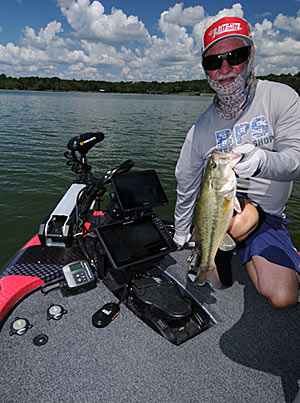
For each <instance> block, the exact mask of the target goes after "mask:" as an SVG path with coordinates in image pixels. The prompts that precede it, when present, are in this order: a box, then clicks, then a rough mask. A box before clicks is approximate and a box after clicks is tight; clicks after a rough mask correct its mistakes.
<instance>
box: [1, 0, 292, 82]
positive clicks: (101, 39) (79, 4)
mask: <svg viewBox="0 0 300 403" xmlns="http://www.w3.org/2000/svg"><path fill="white" fill-rule="evenodd" d="M57 4H58V6H59V7H60V9H61V13H62V19H63V17H65V18H66V21H67V23H68V24H69V26H70V27H71V30H72V32H71V33H69V32H67V31H63V28H62V22H60V21H50V22H49V23H48V24H47V25H46V26H45V27H41V28H40V29H39V31H38V32H36V31H35V30H34V29H33V28H31V27H29V26H26V27H25V28H24V30H23V32H22V36H21V38H20V42H19V43H18V44H15V43H7V44H6V45H1V44H0V67H1V71H3V72H4V73H6V74H8V75H15V76H22V75H23V76H26V75H32V74H35V75H40V76H49V75H50V76H54V75H55V76H59V77H61V78H76V79H105V80H110V81H120V80H130V81H139V80H150V81H152V80H157V81H175V80H185V79H186V80H189V79H198V78H204V74H203V71H202V68H201V65H200V56H201V38H202V33H203V31H204V29H205V28H206V27H207V26H208V25H209V24H211V23H212V22H213V21H215V20H216V19H218V18H220V17H222V16H224V15H234V16H239V17H244V11H243V8H242V5H241V4H240V3H235V4H233V5H232V7H231V8H224V9H222V10H220V11H219V12H218V13H217V14H216V15H208V14H207V13H206V12H205V10H204V8H203V7H202V6H200V5H199V6H195V7H187V8H185V7H184V5H183V3H177V4H174V6H173V7H170V8H169V9H168V10H166V11H164V12H162V13H161V16H160V18H159V21H158V24H157V33H156V35H152V36H150V34H149V32H148V30H147V28H146V27H145V25H144V24H143V22H142V21H140V20H139V19H138V17H137V16H132V15H131V16H127V15H126V14H125V13H124V12H123V11H122V10H118V9H116V8H112V9H111V10H110V11H109V12H107V11H106V10H105V9H104V7H103V5H102V3H101V2H100V1H93V0H77V1H75V0H57ZM259 18H261V16H260V17H259ZM66 29H67V28H66ZM0 31H1V28H0ZM252 34H253V39H254V41H255V44H256V47H257V52H256V64H255V66H256V74H257V75H265V74H268V73H275V74H280V73H285V72H290V73H292V74H294V73H296V72H298V71H299V70H300V12H298V14H297V16H295V17H288V16H285V15H283V14H282V13H280V14H278V15H277V17H276V18H275V19H274V20H273V21H272V20H270V19H269V14H265V18H264V20H263V21H262V22H261V23H259V22H257V23H254V24H253V26H252Z"/></svg>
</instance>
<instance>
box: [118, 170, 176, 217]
mask: <svg viewBox="0 0 300 403" xmlns="http://www.w3.org/2000/svg"><path fill="white" fill-rule="evenodd" d="M146 177H148V178H150V179H151V181H152V184H153V186H155V189H156V192H157V195H158V197H156V198H155V200H145V199H144V200H143V202H142V201H141V202H136V203H135V204H134V205H128V202H129V200H127V197H126V195H125V194H122V189H121V186H120V185H121V182H123V185H124V184H126V183H127V184H128V185H129V182H130V180H131V181H133V180H135V181H136V182H138V186H137V193H141V190H142V188H143V185H146V183H147V182H146V181H145V178H146ZM143 179H144V180H143ZM111 184H112V189H113V191H114V195H115V198H116V201H117V203H118V205H119V207H120V209H121V210H122V211H123V212H126V213H129V212H134V211H140V210H149V209H152V208H153V207H158V206H166V205H167V204H168V203H169V201H168V198H167V196H166V194H165V191H164V189H163V187H162V185H161V183H160V180H159V178H158V175H157V173H156V171H155V170H154V169H147V170H143V171H130V172H125V173H122V174H120V175H116V176H115V177H113V178H112V179H111ZM128 189H130V187H129V186H127V187H126V190H127V191H128Z"/></svg>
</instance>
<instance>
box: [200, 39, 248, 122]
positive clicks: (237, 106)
mask: <svg viewBox="0 0 300 403" xmlns="http://www.w3.org/2000/svg"><path fill="white" fill-rule="evenodd" d="M254 54H255V47H254V46H252V49H251V54H250V57H249V59H248V61H247V62H246V63H245V65H244V67H243V70H242V71H241V73H240V74H239V75H238V76H237V77H236V79H235V80H234V81H233V82H232V83H231V84H229V85H225V86H224V85H221V84H218V83H217V82H216V81H214V80H212V79H211V78H210V77H209V75H208V74H207V81H208V84H209V85H210V87H211V88H212V89H213V90H214V91H215V92H216V96H215V98H214V104H215V108H216V110H217V112H218V114H219V115H220V117H221V118H223V119H235V118H238V117H239V116H240V115H241V114H242V113H243V111H244V110H245V109H246V108H247V106H248V105H250V103H251V101H252V99H253V98H254V95H255V90H256V79H255V76H254V70H253V64H254Z"/></svg>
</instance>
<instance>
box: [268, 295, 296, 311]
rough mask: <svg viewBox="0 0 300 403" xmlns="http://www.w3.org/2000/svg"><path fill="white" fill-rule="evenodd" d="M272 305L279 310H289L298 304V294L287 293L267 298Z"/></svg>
mask: <svg viewBox="0 0 300 403" xmlns="http://www.w3.org/2000/svg"><path fill="white" fill-rule="evenodd" d="M267 299H268V302H269V304H270V305H272V306H273V307H274V308H278V309H288V308H292V307H293V306H295V305H296V304H297V303H298V293H297V294H296V293H293V294H291V293H290V292H287V293H285V294H283V293H279V294H274V295H272V296H271V297H269V298H267Z"/></svg>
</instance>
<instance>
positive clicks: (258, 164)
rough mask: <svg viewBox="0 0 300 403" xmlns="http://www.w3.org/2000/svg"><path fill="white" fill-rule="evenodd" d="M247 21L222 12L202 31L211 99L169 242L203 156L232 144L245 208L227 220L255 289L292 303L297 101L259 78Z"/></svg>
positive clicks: (179, 173)
mask: <svg viewBox="0 0 300 403" xmlns="http://www.w3.org/2000/svg"><path fill="white" fill-rule="evenodd" d="M254 54H255V46H254V44H253V41H252V39H251V37H250V32H249V27H248V23H247V22H246V21H245V20H244V19H242V18H238V17H223V18H221V19H220V20H218V21H216V22H214V23H213V24H212V25H210V26H209V27H208V28H207V30H206V31H205V33H204V36H203V49H202V66H203V68H204V71H205V73H206V76H207V80H208V83H209V85H210V86H211V88H212V89H213V90H214V91H215V92H216V96H215V98H214V101H213V103H212V104H211V105H210V106H209V107H208V109H207V110H206V111H205V112H204V113H203V114H202V115H201V116H200V118H199V119H198V120H197V122H196V123H195V125H193V126H192V128H191V129H190V131H189V132H188V134H187V137H186V140H185V142H184V145H183V147H182V150H181V154H180V158H179V160H178V163H177V166H176V179H177V183H178V187H177V202H176V207H175V235H174V241H175V242H176V243H177V244H178V245H179V246H182V245H184V244H185V243H186V242H187V241H188V239H189V237H190V235H189V230H190V224H191V221H192V215H193V210H194V206H195V202H196V199H197V196H198V194H199V188H200V185H201V179H202V175H203V172H204V169H205V164H206V161H207V158H208V157H209V155H210V154H211V152H212V150H214V149H218V150H219V151H223V152H227V151H229V150H231V149H235V150H236V151H237V152H240V153H242V155H243V158H242V159H241V160H240V162H239V163H238V164H237V166H236V168H235V172H236V175H237V177H238V187H237V191H238V195H239V199H240V200H241V202H242V212H241V213H239V214H236V215H234V217H233V218H232V222H231V225H230V227H229V233H230V235H231V236H232V237H233V238H234V239H235V241H236V242H237V247H236V251H237V253H238V254H239V256H240V258H241V263H242V264H245V265H246V268H247V271H248V273H249V276H250V278H251V280H252V282H253V283H254V286H255V287H256V289H257V290H258V291H259V292H260V293H261V294H262V295H264V296H265V297H266V298H267V299H268V301H269V302H270V304H271V305H273V306H274V307H278V308H286V307H291V306H293V305H295V304H296V303H297V300H298V292H299V279H298V273H299V255H298V253H297V251H296V250H295V248H294V247H293V245H292V243H291V240H290V238H289V235H288V232H287V230H286V228H285V225H286V224H287V223H288V220H286V219H285V215H284V208H285V204H286V202H287V200H288V198H289V196H290V194H291V191H292V181H294V180H299V179H300V100H299V96H298V95H297V93H296V92H295V91H293V90H292V89H291V88H290V87H288V86H285V85H283V84H278V83H273V82H269V81H260V80H256V79H255V76H254V71H253V64H254Z"/></svg>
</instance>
